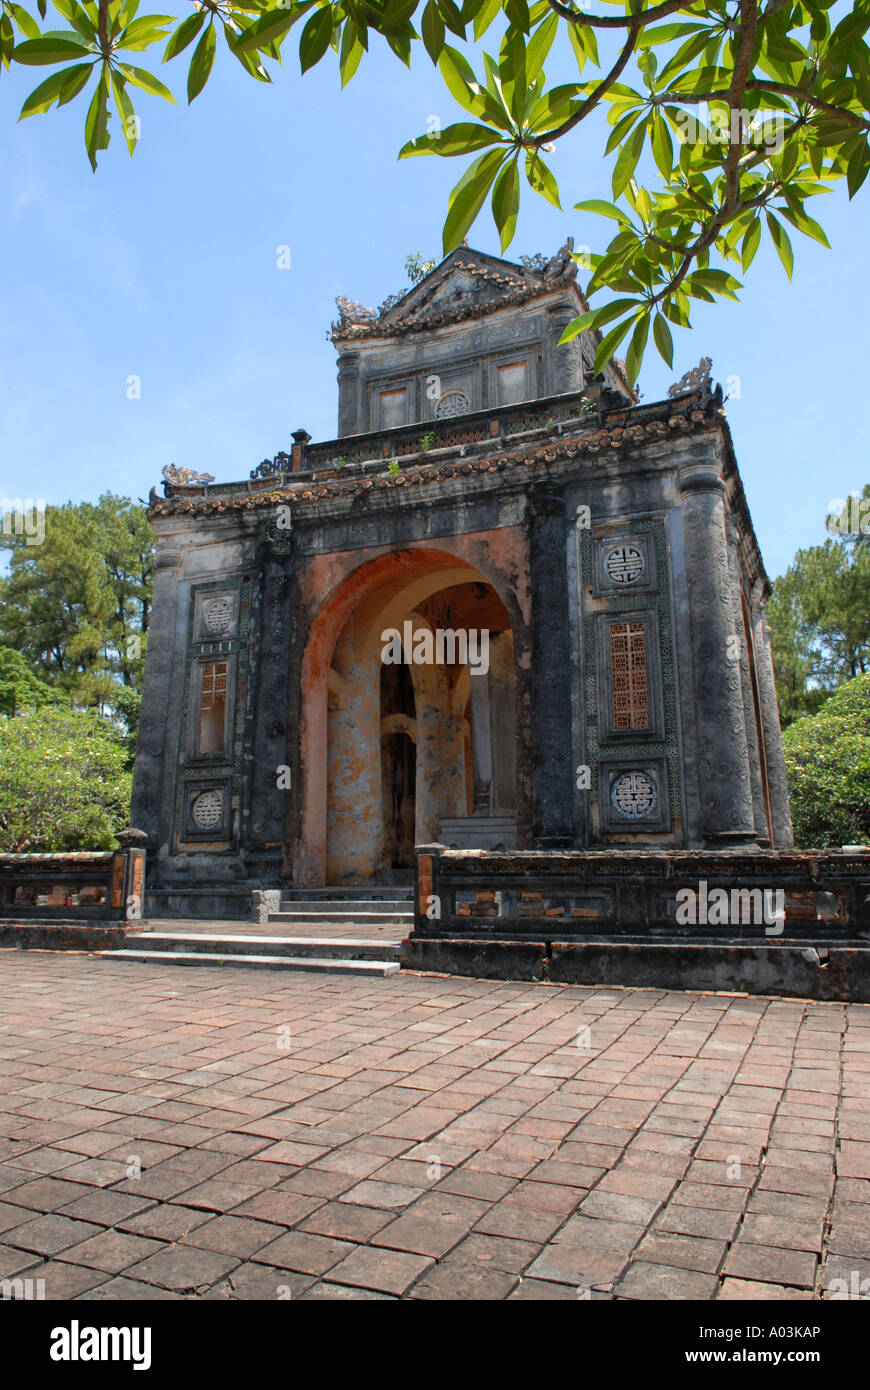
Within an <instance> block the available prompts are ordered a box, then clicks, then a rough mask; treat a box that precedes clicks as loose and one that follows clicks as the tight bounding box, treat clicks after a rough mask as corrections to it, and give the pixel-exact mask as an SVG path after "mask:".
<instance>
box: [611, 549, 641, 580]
mask: <svg viewBox="0 0 870 1390" xmlns="http://www.w3.org/2000/svg"><path fill="white" fill-rule="evenodd" d="M604 572H605V574H606V575H607V577H608V579H611V580H612V581H613V583H614V584H636V583H637V581H638V579H642V578H643V572H644V559H643V551H642V550H641V548H640V546H638V545H632V544H631V543H630V542H629V543H626V544H625V545H614V546H611V547H610V549H609V550H608V551H607V553H606V554H605V556H604Z"/></svg>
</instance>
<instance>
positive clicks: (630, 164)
mask: <svg viewBox="0 0 870 1390" xmlns="http://www.w3.org/2000/svg"><path fill="white" fill-rule="evenodd" d="M645 136H646V126H644V125H639V126H638V128H637V130H635V131H633V132H632V134H631V135H630V136H629V138H628V139H627V140H626V142H625V144H624V145H623V147H622V149H621V150H620V151H619V155H618V156H617V160H616V165H615V166H614V170H613V196H614V198H618V197H619V195H620V193H621V192H622V190H623V189H624V188H625V187H626V185H627V184H628V181H629V179H630V178H631V176H632V174H633V173H634V171H635V168H636V166H637V161H638V160H639V159H640V155H641V151H642V149H643V142H644V138H645Z"/></svg>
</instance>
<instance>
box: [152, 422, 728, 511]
mask: <svg viewBox="0 0 870 1390" xmlns="http://www.w3.org/2000/svg"><path fill="white" fill-rule="evenodd" d="M667 404H668V405H670V404H671V403H670V402H668V403H667ZM646 409H647V410H649V407H647V408H646ZM614 414H615V416H616V419H615V420H614V421H613V423H612V424H607V423H605V424H604V425H603V426H602V427H601V428H599V429H597V430H594V429H587V430H584V431H582V432H581V433H578V434H575V435H568V434H566V435H562V436H560V437H558V438H554V439H552V440H550V441H548V442H547V443H546V444H532V443H527V444H525V445H523V446H520V447H519V448H516V449H501V450H498V451H497V452H495V453H487V454H485V455H483V456H481V457H476V456H475V457H464V456H463V455H462V454H461V453H460V452H459V451H458V450H457V453H456V455H455V456H454V457H452V458H448V459H440V460H438V461H437V462H432V463H421V464H419V465H414V466H410V467H408V468H407V469H405V471H400V472H399V473H396V474H395V476H394V475H392V474H390V473H389V471H388V467H387V461H386V460H384V463H383V471H379V472H377V473H370V474H368V475H367V476H364V477H360V476H356V477H353V478H349V477H346V476H343V472H342V470H339V469H337V468H336V469H331V470H328V469H321V470H320V471H319V472H318V474H317V476H316V480H315V479H305V478H300V479H299V481H298V482H287V483H286V484H283V485H282V486H281V487H277V488H274V489H271V490H269V491H256V492H250V493H236V494H233V495H229V496H226V495H225V496H221V495H220V493H219V492H217V491H213V490H209V493H206V494H205V495H203V493H202V492H200V493H198V494H197V495H193V496H191V495H189V494H188V495H184V494H183V493H181V492H180V491H175V492H173V494H172V495H171V496H169V497H167V498H165V499H157V500H155V502H154V504H153V506H152V507H151V508H150V514H151V515H152V516H155V517H158V516H184V515H196V516H216V515H220V514H221V513H222V512H231V511H240V510H241V511H251V510H257V509H260V508H264V507H265V508H269V507H275V506H277V505H280V504H284V505H288V506H291V507H292V506H294V505H296V506H299V505H305V504H310V503H316V502H321V501H334V500H336V499H339V498H351V497H362V496H364V495H365V494H366V493H372V492H378V491H383V492H389V491H392V490H394V489H397V488H408V487H416V486H426V485H427V484H431V483H440V482H446V481H449V480H450V479H453V478H462V477H467V476H468V475H470V474H474V473H500V472H504V471H506V470H508V469H514V468H523V467H526V468H530V469H531V468H534V467H535V466H537V465H540V464H546V463H555V462H558V461H561V460H564V459H571V458H595V457H597V456H600V455H605V456H606V455H607V454H608V453H614V454H615V453H618V452H620V451H624V450H633V449H637V448H640V447H641V446H642V445H643V444H645V443H648V442H651V441H655V440H660V439H666V438H668V437H669V436H670V437H672V436H674V435H676V434H688V433H694V432H697V431H700V430H710V429H715V428H716V427H717V426H718V425H719V424H720V422H722V421H724V414H723V412H722V411H721V410H719V409H718V408H717V407H715V406H710V407H708V408H707V409H706V410H702V409H698V408H694V409H693V408H688V409H687V408H684V409H682V410H679V409H676V408H675V409H674V410H672V411H671V413H669V414H666V415H663V416H662V417H661V418H654V419H648V420H646V421H645V422H640V421H639V422H638V423H635V424H632V423H631V422H630V418H629V419H628V421H627V422H626V417H627V416H628V417H630V414H631V412H630V411H621V412H614Z"/></svg>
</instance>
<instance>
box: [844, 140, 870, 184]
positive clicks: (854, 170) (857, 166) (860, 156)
mask: <svg viewBox="0 0 870 1390" xmlns="http://www.w3.org/2000/svg"><path fill="white" fill-rule="evenodd" d="M868 173H870V148H868V142H867V141H866V140H862V141H861V143H860V144H858V145H856V146H855V148H854V150H853V151H852V153H851V154H850V156H849V163H848V165H847V167H846V185H847V187H848V189H849V197H850V198H854V196H855V194H856V193H857V192H858V189H859V188H860V187H861V185H862V183H863V182H864V180H865V179H866V177H867V175H868Z"/></svg>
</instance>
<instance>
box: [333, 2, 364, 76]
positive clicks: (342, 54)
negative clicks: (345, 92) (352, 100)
mask: <svg viewBox="0 0 870 1390" xmlns="http://www.w3.org/2000/svg"><path fill="white" fill-rule="evenodd" d="M364 52H365V49H364V48H363V46H362V41H361V39H360V36H359V30H358V29H357V27H356V25H355V24H354V22H353V20H352V19H349V20H348V21H347V22H346V24H345V26H344V30H343V32H342V35H341V49H340V51H339V55H338V70H339V72H340V74H341V85H342V89H344V88H345V87H346V86H347V84H348V82H349V81H350V79H351V78H352V77H353V75H354V73H355V72H356V70H357V68H358V67H359V65H360V63H361V62H362V56H363V53H364Z"/></svg>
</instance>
